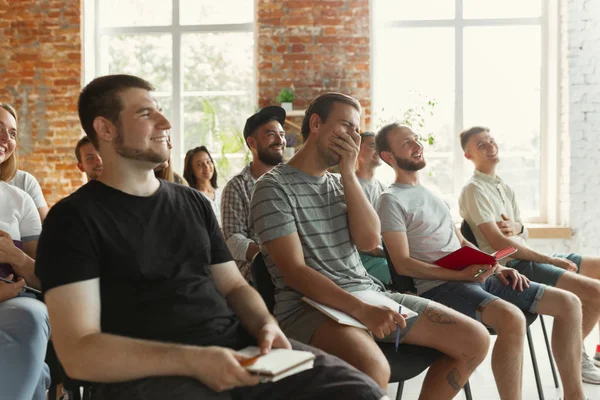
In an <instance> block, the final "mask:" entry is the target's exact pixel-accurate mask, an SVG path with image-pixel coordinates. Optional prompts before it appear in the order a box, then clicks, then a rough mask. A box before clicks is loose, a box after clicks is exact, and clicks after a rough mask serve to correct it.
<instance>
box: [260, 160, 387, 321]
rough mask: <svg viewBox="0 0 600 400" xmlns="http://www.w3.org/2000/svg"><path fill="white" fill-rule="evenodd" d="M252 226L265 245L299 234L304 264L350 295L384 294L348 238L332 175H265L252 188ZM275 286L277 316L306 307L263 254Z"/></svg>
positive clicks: (285, 169) (282, 171)
mask: <svg viewBox="0 0 600 400" xmlns="http://www.w3.org/2000/svg"><path fill="white" fill-rule="evenodd" d="M250 223H251V224H252V226H253V229H254V232H255V233H256V235H257V236H258V239H259V242H260V244H261V245H262V244H263V243H265V242H268V241H270V240H273V239H277V238H280V237H283V236H286V235H289V234H292V233H294V232H298V236H299V237H300V242H301V244H302V251H303V252H304V261H305V263H306V265H308V266H309V267H311V268H313V269H314V270H316V271H318V272H320V273H321V274H323V275H325V276H326V277H327V278H329V279H331V280H332V281H333V282H335V283H336V284H337V285H338V286H339V287H341V288H342V289H344V290H347V291H349V292H353V291H357V290H377V291H378V290H380V288H379V286H378V285H377V284H376V283H375V282H373V280H372V279H371V278H370V277H369V275H368V274H367V271H366V270H365V268H364V267H363V265H362V263H361V261H360V258H359V255H358V251H357V250H356V246H354V243H352V239H351V238H350V231H349V227H348V210H347V205H346V200H345V197H344V189H343V186H342V182H341V179H340V178H339V177H337V176H335V175H332V174H330V173H328V172H327V173H325V175H324V176H321V177H315V176H312V175H308V174H306V173H304V172H302V171H300V170H298V169H296V168H294V167H291V166H289V165H287V164H280V165H278V166H277V167H275V168H273V169H272V170H271V171H270V172H267V173H266V174H264V175H263V176H262V177H261V178H260V179H259V180H258V181H257V182H256V186H255V187H254V193H253V195H252V205H251V207H250ZM262 252H263V255H264V257H265V262H266V264H267V267H268V268H269V273H270V274H271V276H272V277H273V282H274V284H275V310H274V313H275V316H276V317H277V319H278V320H279V321H283V320H285V319H287V318H289V317H290V316H291V315H292V314H294V313H296V312H298V311H300V310H302V309H303V308H304V307H307V305H306V304H305V303H304V302H303V301H302V300H301V298H302V295H301V294H300V293H298V292H296V291H295V290H293V289H292V288H290V287H288V286H286V284H285V282H284V280H283V277H282V276H281V273H280V272H279V270H278V269H277V267H276V266H275V265H274V263H273V260H272V259H271V258H270V257H269V255H268V254H267V253H266V251H265V250H264V249H263V250H262Z"/></svg>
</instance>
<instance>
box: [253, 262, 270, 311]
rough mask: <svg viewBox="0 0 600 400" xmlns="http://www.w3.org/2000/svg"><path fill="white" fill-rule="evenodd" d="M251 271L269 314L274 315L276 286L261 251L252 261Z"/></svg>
mask: <svg viewBox="0 0 600 400" xmlns="http://www.w3.org/2000/svg"><path fill="white" fill-rule="evenodd" d="M251 271H252V280H253V281H254V285H255V286H256V290H258V293H260V296H261V297H262V298H263V300H264V302H265V304H266V305H267V308H268V309H269V312H271V313H272V312H273V308H275V285H273V281H272V280H271V274H270V273H269V270H268V269H267V264H265V259H264V258H263V255H262V253H261V252H260V251H259V252H258V253H257V254H256V256H254V259H253V260H252V264H251Z"/></svg>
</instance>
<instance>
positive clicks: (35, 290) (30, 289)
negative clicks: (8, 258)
mask: <svg viewBox="0 0 600 400" xmlns="http://www.w3.org/2000/svg"><path fill="white" fill-rule="evenodd" d="M0 281H2V282H6V283H16V282H13V281H11V280H10V279H6V278H2V277H0ZM23 288H25V289H27V290H29V291H32V292H33V293H35V294H42V292H41V291H39V290H37V289H34V288H32V287H31V286H27V285H25V286H23Z"/></svg>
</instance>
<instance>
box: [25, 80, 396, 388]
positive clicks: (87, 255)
mask: <svg viewBox="0 0 600 400" xmlns="http://www.w3.org/2000/svg"><path fill="white" fill-rule="evenodd" d="M152 90H153V87H152V86H151V85H150V84H149V83H148V82H146V81H144V80H142V79H140V78H137V77H133V76H129V75H109V76H105V77H101V78H97V79H95V80H94V81H92V82H91V83H90V84H88V85H87V86H86V87H85V88H84V89H83V91H82V92H81V95H80V98H79V117H80V120H81V124H82V126H83V129H84V130H85V132H86V133H87V135H88V136H89V137H90V140H91V141H92V143H93V144H94V146H95V147H96V148H97V149H98V150H99V152H100V155H101V157H102V159H103V160H104V171H103V173H102V175H101V176H100V178H99V179H98V180H96V181H92V182H89V183H87V184H86V185H84V186H82V187H81V188H80V189H79V190H78V191H77V192H75V193H74V194H72V195H71V196H69V197H67V198H66V199H63V200H62V201H60V202H59V203H58V204H57V205H55V206H54V207H53V208H52V210H51V211H50V213H49V215H48V218H47V219H46V222H45V225H44V228H43V232H42V235H41V237H40V241H39V244H38V254H37V262H36V272H37V274H38V276H39V277H40V279H41V281H42V287H43V290H44V292H45V299H46V303H47V305H48V310H49V314H50V322H51V326H52V338H53V342H54V346H55V348H56V351H57V353H58V355H59V358H60V360H61V362H62V364H63V366H64V368H65V370H66V372H67V374H68V375H69V376H70V377H71V378H74V379H79V380H84V381H90V382H94V384H93V387H94V388H93V396H94V398H98V399H104V398H106V399H167V398H168V399H200V398H201V399H207V398H209V399H233V398H235V399H246V398H248V399H250V398H258V397H263V398H303V399H318V398H324V399H325V398H327V399H329V398H348V399H380V398H386V396H385V394H384V393H383V392H382V391H381V390H380V389H379V388H378V387H377V385H376V384H375V382H373V381H372V380H371V379H370V378H368V377H367V376H366V375H364V374H362V373H360V372H359V371H358V370H356V369H354V368H352V367H350V366H349V365H347V364H345V363H344V362H342V361H341V360H339V359H337V358H335V357H332V356H329V355H326V354H325V353H323V352H319V351H318V350H315V349H313V348H310V347H308V346H304V345H301V344H298V343H294V342H292V343H290V342H289V341H288V339H287V338H286V337H285V336H284V334H283V333H282V332H281V330H280V329H279V326H278V325H277V323H276V322H275V320H274V318H273V317H272V316H271V315H270V314H269V312H268V311H267V308H266V306H265V304H264V303H263V301H262V299H261V298H260V296H259V294H258V293H257V292H256V291H255V290H254V289H253V288H251V287H250V286H249V285H248V284H247V282H246V281H245V280H244V278H243V277H242V276H241V274H240V273H239V271H238V269H237V266H236V265H235V263H234V262H233V260H232V257H231V254H230V253H229V251H228V250H227V245H226V244H225V242H224V240H223V238H222V236H221V233H220V229H219V227H218V224H217V221H216V218H215V215H214V214H213V212H212V209H211V206H210V204H209V203H208V202H207V200H205V199H204V198H203V196H202V195H201V194H200V193H198V192H197V191H195V190H193V189H190V188H188V187H184V186H180V185H175V184H171V183H168V182H165V181H159V180H158V179H156V178H155V177H154V172H153V170H154V168H155V167H156V166H157V165H159V164H161V163H162V162H164V161H165V160H167V158H168V156H169V149H168V135H169V129H170V128H171V125H170V124H169V121H168V120H167V119H166V118H165V116H164V115H163V114H162V112H161V110H160V109H159V108H158V106H157V103H156V101H155V100H154V98H152V96H151V94H150V92H151V91H152ZM248 345H257V346H259V347H260V348H261V351H262V352H263V353H265V352H268V351H270V349H271V348H290V347H293V348H295V349H302V350H308V351H312V352H313V353H315V354H316V355H317V358H316V360H315V367H314V368H313V369H312V370H308V371H304V372H301V373H299V374H296V375H293V376H291V377H288V378H286V379H284V380H282V381H278V382H275V383H266V384H262V385H257V384H258V383H259V378H258V377H256V376H253V375H251V374H250V373H248V372H247V371H246V369H245V368H243V367H242V366H241V365H240V361H242V360H243V359H245V358H246V357H245V356H243V355H242V354H240V353H238V352H237V351H236V350H239V349H241V348H243V347H246V346H248Z"/></svg>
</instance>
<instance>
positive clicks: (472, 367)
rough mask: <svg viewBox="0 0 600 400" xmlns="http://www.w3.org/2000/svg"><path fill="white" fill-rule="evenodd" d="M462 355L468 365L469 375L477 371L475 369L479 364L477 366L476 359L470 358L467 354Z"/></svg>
mask: <svg viewBox="0 0 600 400" xmlns="http://www.w3.org/2000/svg"><path fill="white" fill-rule="evenodd" d="M462 355H463V358H464V359H465V363H466V364H467V371H468V372H469V373H471V372H473V371H475V368H477V364H475V357H469V355H468V354H465V353H463V354H462Z"/></svg>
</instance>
